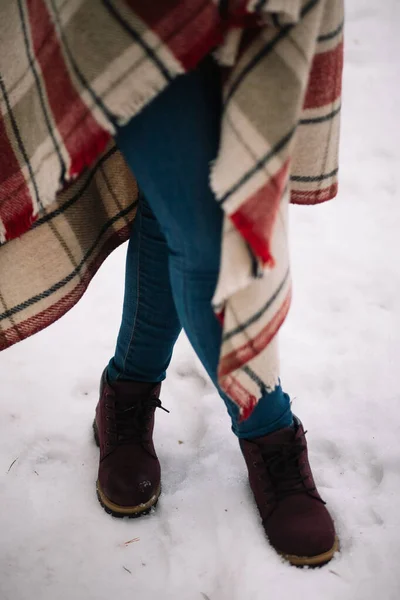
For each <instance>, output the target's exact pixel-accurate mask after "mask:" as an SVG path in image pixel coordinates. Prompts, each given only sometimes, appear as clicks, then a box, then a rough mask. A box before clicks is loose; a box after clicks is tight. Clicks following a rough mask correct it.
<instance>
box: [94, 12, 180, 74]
mask: <svg viewBox="0 0 400 600" xmlns="http://www.w3.org/2000/svg"><path fill="white" fill-rule="evenodd" d="M103 4H104V6H105V7H106V8H107V10H108V12H109V13H110V15H112V16H113V17H114V19H115V20H116V21H118V23H119V24H120V25H121V27H123V29H125V31H126V32H127V33H129V35H130V36H131V37H132V38H133V39H134V40H135V42H137V43H138V44H139V45H140V46H141V47H142V48H143V51H144V52H145V54H147V56H148V58H149V59H150V60H151V61H152V62H153V64H154V65H155V66H156V67H157V68H158V70H159V71H160V73H161V74H162V75H163V77H164V79H165V80H166V81H168V83H169V82H171V81H172V77H171V74H170V73H169V71H168V69H167V67H166V66H165V65H164V64H163V63H162V62H161V60H160V59H159V58H158V56H157V55H156V54H155V52H154V50H153V49H152V48H150V46H149V45H148V44H147V43H146V42H145V41H144V39H143V38H142V37H141V36H140V35H139V34H138V33H137V31H135V30H134V29H133V27H131V26H130V25H129V23H127V22H126V21H125V19H123V18H122V16H121V15H120V13H119V12H118V11H117V9H116V8H115V6H113V4H112V3H111V2H110V0H103Z"/></svg>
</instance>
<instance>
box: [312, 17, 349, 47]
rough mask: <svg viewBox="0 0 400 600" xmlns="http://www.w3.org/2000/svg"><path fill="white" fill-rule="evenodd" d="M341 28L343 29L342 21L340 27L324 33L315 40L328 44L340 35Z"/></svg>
mask: <svg viewBox="0 0 400 600" xmlns="http://www.w3.org/2000/svg"><path fill="white" fill-rule="evenodd" d="M343 27H344V21H342V22H341V23H340V25H339V26H338V27H336V29H334V30H333V31H330V32H329V33H324V34H323V35H320V36H319V37H318V38H317V41H318V42H328V41H329V40H333V39H334V38H335V37H337V36H338V35H339V34H340V33H342V31H343Z"/></svg>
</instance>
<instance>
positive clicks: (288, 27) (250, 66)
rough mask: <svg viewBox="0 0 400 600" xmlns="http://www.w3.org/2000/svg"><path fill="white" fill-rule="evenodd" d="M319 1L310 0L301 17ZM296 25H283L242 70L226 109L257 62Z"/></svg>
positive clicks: (231, 90)
mask: <svg viewBox="0 0 400 600" xmlns="http://www.w3.org/2000/svg"><path fill="white" fill-rule="evenodd" d="M319 2H320V0H310V1H309V2H308V3H307V4H306V5H305V6H304V7H303V9H302V11H301V13H300V18H304V17H305V16H306V15H307V14H308V13H309V12H310V11H311V10H312V9H313V8H314V7H315V6H316V5H317V4H319ZM294 26H295V25H294V24H288V25H286V26H285V27H282V29H281V30H280V31H279V33H277V34H276V36H275V37H274V38H273V39H272V40H271V41H270V42H268V43H267V44H265V46H263V48H262V49H261V50H260V51H259V52H258V53H257V54H256V56H254V57H253V58H252V59H251V60H250V61H249V62H248V63H247V65H246V66H245V67H244V68H243V69H242V71H241V72H240V73H239V75H238V76H237V78H236V80H235V81H234V82H233V83H232V86H231V88H230V90H229V93H228V95H227V97H226V99H225V104H224V110H225V109H226V107H227V105H228V103H229V101H230V100H231V98H232V96H233V95H234V93H235V92H236V90H237V89H238V87H239V86H240V85H241V84H242V83H243V81H244V80H245V78H246V76H247V75H248V74H249V73H250V72H251V71H252V70H253V69H254V67H255V66H256V65H257V63H259V62H260V60H261V59H262V58H264V57H265V56H267V55H268V54H269V53H270V52H272V51H273V49H274V48H275V46H276V45H277V44H278V43H279V42H280V41H281V40H283V39H284V38H285V37H286V36H287V35H288V34H289V32H290V31H291V30H292V29H293V27H294Z"/></svg>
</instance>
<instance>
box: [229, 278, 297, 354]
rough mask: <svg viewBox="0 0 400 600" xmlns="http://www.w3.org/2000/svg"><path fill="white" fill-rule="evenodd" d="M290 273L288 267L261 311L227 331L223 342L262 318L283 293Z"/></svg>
mask: <svg viewBox="0 0 400 600" xmlns="http://www.w3.org/2000/svg"><path fill="white" fill-rule="evenodd" d="M289 275H290V270H289V269H288V270H287V271H286V273H285V275H284V277H283V280H282V281H281V283H280V284H279V286H278V287H277V288H276V290H275V292H274V293H273V294H272V296H270V298H268V300H267V302H266V303H265V304H264V306H263V307H262V308H260V310H259V311H257V312H256V313H254V315H252V316H251V317H250V318H249V319H247V321H245V322H244V323H241V324H240V325H238V326H237V327H235V329H231V330H230V331H227V332H226V333H225V334H224V335H223V337H222V342H227V341H228V340H230V339H231V338H232V337H234V336H235V335H237V334H238V333H242V332H243V331H245V330H246V329H247V328H248V327H249V326H250V325H253V323H255V322H256V321H258V320H259V319H261V317H262V316H263V315H264V314H265V312H266V311H267V310H268V309H269V308H270V306H271V305H272V304H273V303H274V302H275V300H276V299H277V297H278V296H279V294H280V293H281V291H282V290H283V288H284V286H285V285H286V283H287V280H288V279H289Z"/></svg>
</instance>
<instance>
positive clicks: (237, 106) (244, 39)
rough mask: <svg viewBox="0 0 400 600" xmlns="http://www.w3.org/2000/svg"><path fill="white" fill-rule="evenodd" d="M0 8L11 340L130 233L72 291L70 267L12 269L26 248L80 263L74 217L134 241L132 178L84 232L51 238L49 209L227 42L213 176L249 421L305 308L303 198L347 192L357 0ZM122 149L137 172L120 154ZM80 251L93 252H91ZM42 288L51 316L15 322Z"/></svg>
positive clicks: (231, 355)
mask: <svg viewBox="0 0 400 600" xmlns="http://www.w3.org/2000/svg"><path fill="white" fill-rule="evenodd" d="M0 17H1V22H2V23H3V24H6V27H3V28H2V37H1V43H0V99H1V104H0V115H1V117H0V149H1V152H0V243H3V246H2V247H1V248H0V250H1V251H0V267H1V268H2V274H3V269H4V265H7V264H8V265H9V267H8V270H7V272H6V274H7V276H6V278H4V277H3V276H2V278H1V284H0V285H1V287H0V298H1V299H2V300H1V301H2V304H3V307H4V314H3V315H0V327H1V329H2V333H1V334H0V342H1V343H2V347H5V346H7V345H9V344H10V343H13V342H15V341H17V340H18V339H22V338H24V337H26V336H27V335H29V334H30V333H33V332H34V331H36V330H37V329H39V328H41V327H42V326H45V325H46V324H48V323H49V322H51V321H52V320H54V319H55V318H57V317H58V316H60V315H61V314H63V312H65V309H66V307H68V306H70V305H72V303H73V301H76V299H77V298H78V297H79V295H80V294H81V293H82V290H83V289H84V287H85V285H87V282H88V280H89V279H90V276H91V275H92V274H93V272H94V270H95V266H94V265H96V264H98V263H99V261H100V259H101V255H102V254H103V255H104V252H107V251H109V250H110V249H111V248H112V246H113V243H114V245H115V242H113V243H110V244H109V245H108V246H107V243H105V244H103V249H102V250H101V251H100V250H99V252H98V254H97V257H96V256H95V255H93V257H92V261H91V266H90V267H89V268H87V269H86V268H85V269H83V271H84V272H85V274H84V275H82V274H80V279H81V281H80V282H79V284H78V283H77V282H75V283H76V285H77V286H78V287H77V288H76V289H78V288H79V293H78V292H75V293H73V294H72V296H71V292H72V288H71V286H70V287H69V288H68V283H64V282H65V279H66V277H67V276H66V275H65V273H64V276H61V275H62V273H61V271H62V269H61V271H60V277H57V275H56V271H57V268H55V272H54V277H53V279H54V282H53V285H50V284H49V281H46V282H43V283H42V280H41V279H40V278H38V280H37V281H36V279H35V277H36V276H35V277H33V276H32V277H30V281H31V283H30V284H29V285H28V284H27V285H25V286H23V285H22V284H21V280H20V277H19V275H18V273H17V270H16V268H15V267H14V266H12V267H11V266H10V265H14V264H17V263H14V262H13V260H14V259H13V256H14V255H17V254H18V253H19V260H20V264H21V263H22V262H24V256H25V257H27V256H29V257H35V258H36V259H37V260H36V263H37V264H39V262H40V264H41V265H43V264H47V263H51V262H52V260H53V256H54V255H53V254H52V252H53V250H54V243H53V245H52V242H54V239H53V238H52V236H53V237H54V236H55V237H57V238H58V254H62V253H64V255H71V256H70V257H69V260H70V264H74V261H75V262H76V261H77V258H76V257H74V249H73V247H72V246H69V244H67V245H65V244H64V243H63V239H64V235H67V234H66V232H65V229H69V233H68V235H69V236H70V237H73V236H74V232H75V228H76V229H79V230H80V232H81V234H82V231H86V229H87V230H88V231H89V230H90V231H91V237H92V239H98V236H97V237H96V233H95V232H96V229H98V230H99V231H102V230H104V227H105V224H106V223H107V222H109V221H110V219H111V221H112V222H113V224H114V225H113V227H114V233H115V234H116V236H117V237H118V239H119V241H121V240H122V239H124V237H126V236H127V235H128V231H129V223H130V222H131V220H132V218H133V217H134V206H133V204H132V202H134V197H135V193H136V192H135V185H134V182H133V181H132V180H131V181H128V179H127V183H126V188H125V193H126V195H127V197H126V198H125V199H122V198H121V196H119V197H118V200H115V201H114V206H113V209H112V212H111V213H109V212H107V211H104V202H103V200H101V201H100V200H99V198H98V197H97V203H96V200H95V196H96V193H95V192H93V194H94V195H93V196H92V195H91V194H92V192H90V193H89V195H90V196H91V200H90V202H92V204H91V206H92V210H91V211H88V209H87V207H86V208H85V207H84V202H83V203H82V204H81V200H79V201H77V202H76V203H75V205H76V207H79V206H81V205H82V207H83V208H82V211H80V210H79V209H78V208H75V209H74V210H77V215H78V216H77V217H76V218H74V220H70V221H69V228H65V229H64V228H63V227H56V231H57V233H54V231H53V232H52V234H51V235H50V233H49V229H48V228H47V226H46V227H45V228H43V227H41V226H40V225H41V223H43V221H42V220H43V218H45V219H46V218H47V217H48V214H47V213H49V212H50V214H52V213H53V212H54V214H55V215H58V216H60V214H63V209H62V208H60V207H62V206H64V204H65V203H66V204H67V205H68V202H69V200H66V198H65V197H63V196H62V195H61V196H60V195H59V192H60V190H63V189H64V188H65V187H66V186H67V185H70V183H71V182H75V183H74V184H73V185H78V186H79V185H82V181H84V179H82V178H85V177H86V178H87V179H89V180H91V181H94V177H95V176H93V169H94V170H95V171H96V169H97V173H99V171H98V166H97V167H96V164H97V165H98V164H99V159H98V157H99V155H100V154H101V153H102V152H103V151H104V149H105V147H106V145H107V143H108V142H109V139H110V137H111V136H112V135H113V133H115V128H116V126H117V125H122V124H124V123H125V122H127V121H128V120H129V119H130V118H132V117H133V116H134V115H135V114H136V113H138V112H139V111H140V110H141V108H142V107H143V106H145V105H146V104H147V103H148V102H149V101H150V100H151V99H152V98H154V97H155V96H156V95H157V94H158V93H160V92H161V91H162V90H163V89H165V87H166V86H168V84H169V83H170V82H171V81H172V80H173V79H174V78H175V77H176V76H178V75H180V74H182V73H184V72H186V71H188V70H190V69H192V68H194V67H195V66H196V65H197V64H198V62H199V61H200V60H201V59H202V58H204V56H205V55H207V54H208V53H210V52H211V51H214V52H215V55H216V57H217V59H218V60H219V62H220V64H221V65H223V66H224V67H225V77H224V81H225V83H224V102H225V106H224V112H223V118H222V122H221V147H220V151H219V155H218V157H217V160H216V162H215V164H214V165H213V166H212V172H211V182H212V186H213V189H214V190H215V193H216V196H217V199H218V202H219V203H220V205H221V207H222V208H223V210H224V212H225V223H224V234H223V248H222V262H221V269H220V278H219V283H218V286H217V290H216V292H215V297H214V300H213V303H214V307H215V311H216V313H217V315H218V317H219V318H220V320H221V322H222V324H223V342H222V347H221V357H220V365H219V379H220V384H221V387H222V388H223V389H224V390H225V391H226V392H227V393H228V394H229V395H230V397H231V398H232V399H233V400H234V401H235V402H236V403H237V404H238V406H239V407H240V410H241V414H242V417H243V418H245V417H246V416H247V415H248V414H249V413H250V412H251V410H252V408H253V407H254V405H255V403H256V402H257V399H258V398H259V397H260V395H261V394H262V392H263V391H264V390H265V389H268V388H271V387H273V386H274V385H275V384H276V382H277V378H278V362H277V352H276V333H277V331H278V329H279V327H280V325H281V324H282V322H283V320H284V318H285V315H286V313H287V311H288V308H289V304H290V275H289V260H288V251H287V204H288V201H289V199H290V200H292V201H294V202H298V203H304V204H314V203H318V202H322V201H325V200H328V199H330V198H332V197H333V196H334V195H335V194H336V191H337V147H338V131H339V113H340V91H341V71H342V47H343V46H342V27H343V3H342V0H230V1H229V0H228V1H227V0H221V1H220V2H217V1H216V0H164V2H157V3H156V2H148V0H102V1H98V2H92V1H90V0H2V3H1V7H0ZM113 156H114V159H116V160H118V161H119V164H120V167H121V173H125V174H126V167H125V166H123V163H122V161H121V158H120V157H119V155H118V153H115V154H114V155H113ZM96 160H97V163H96ZM101 160H102V159H100V162H101ZM110 189H111V190H112V189H113V188H112V186H110ZM63 193H64V194H65V193H66V194H69V193H70V188H68V189H67V190H66V192H63ZM110 193H111V196H112V195H113V192H112V191H111V192H110ZM97 196H98V193H97ZM108 196H110V194H108ZM87 202H89V200H87ZM90 202H89V203H90ZM63 203H64V204H63ZM96 214H97V218H94V216H93V215H96ZM99 215H100V216H99ZM55 218H57V217H55ZM93 219H94V220H93ZM121 219H122V220H121ZM122 222H123V223H124V225H122ZM46 223H53V224H55V223H56V221H55V220H53V218H51V219H48V220H47V221H46ZM116 224H117V225H116ZM49 227H50V226H49ZM46 229H47V232H46V233H47V235H45V234H44V232H45V230H46ZM19 236H22V237H20V238H19V239H15V238H18V237H19ZM41 236H42V238H41ZM81 237H82V235H81ZM89 237H90V236H89ZM110 237H111V238H112V235H111V236H110ZM114 237H115V236H114ZM77 238H79V236H77ZM34 239H35V241H34ZM89 246H90V244H89ZM92 246H93V244H92ZM76 247H79V248H80V249H81V250H82V245H81V244H79V243H78V244H75V250H76ZM30 248H32V249H33V248H36V254H34V253H33V250H30ZM28 252H32V253H31V254H28ZM78 254H80V256H81V258H80V259H79V260H80V261H81V263H82V260H84V258H82V256H83V255H85V252H83V255H82V252H80V253H79V252H78ZM38 255H40V260H39V258H38ZM2 256H3V259H2ZM7 256H8V258H7ZM4 257H5V258H4ZM71 257H72V258H71ZM2 260H3V262H1V261H2ZM4 261H5V262H4ZM7 261H8V262H7ZM86 262H87V261H86ZM81 263H79V264H81ZM82 264H86V263H85V260H84V263H82ZM6 268H7V266H6ZM74 268H75V270H76V267H74ZM64 271H65V269H64ZM78 271H79V269H78ZM81 275H82V276H81ZM5 279H6V280H7V285H5V284H4V283H3V281H4V280H5ZM67 279H68V277H67ZM71 281H72V280H71V279H70V280H69V283H71ZM31 284H32V286H33V288H35V287H36V288H38V289H36V296H38V295H39V296H40V295H43V294H44V295H45V296H46V297H47V300H48V304H47V305H45V306H43V310H42V311H41V313H42V317H43V312H44V313H46V312H47V313H48V314H49V313H50V312H51V317H49V318H48V319H46V318H44V317H43V318H42V320H40V321H38V322H37V323H36V325H35V326H34V327H30V326H27V327H25V326H24V323H25V321H26V320H29V319H32V315H29V313H26V314H25V312H24V310H25V309H24V308H22V309H20V310H19V313H18V314H19V317H18V323H17V322H15V321H14V322H13V320H12V319H14V318H15V314H17V312H18V311H16V310H15V306H16V304H15V303H16V302H17V303H18V306H20V307H21V306H22V307H24V296H26V297H27V298H28V297H29V298H32V297H33V295H32V293H31V291H30V287H29V286H30V285H31ZM72 285H73V284H72ZM46 286H47V287H46ZM79 286H80V287H79ZM33 288H32V289H33ZM40 288H43V289H41V290H40ZM54 289H56V290H57V291H56V294H57V296H54V298H53V297H52V296H53V293H54V292H53V291H49V290H54ZM68 294H69V298H70V299H69V300H65V299H66V298H68ZM71 297H73V300H71ZM61 305H62V306H63V308H62V309H59V306H61ZM5 315H6V316H5ZM10 317H12V319H11V320H10ZM4 323H6V325H4ZM17 330H18V331H17ZM4 340H5V341H4ZM0 347H1V346H0Z"/></svg>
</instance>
